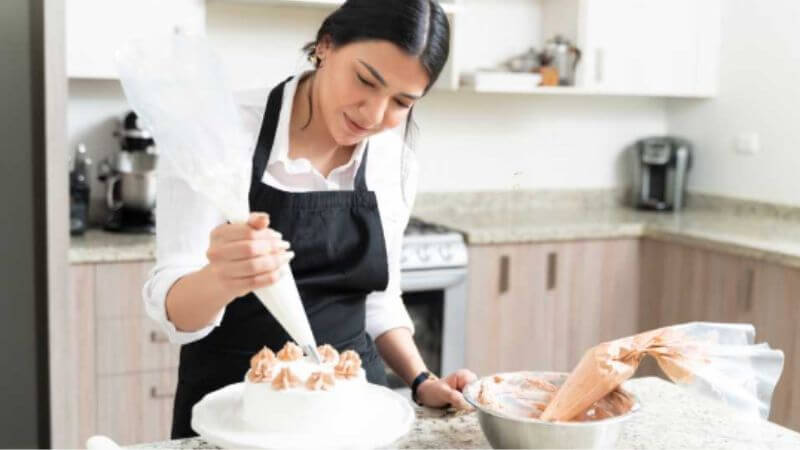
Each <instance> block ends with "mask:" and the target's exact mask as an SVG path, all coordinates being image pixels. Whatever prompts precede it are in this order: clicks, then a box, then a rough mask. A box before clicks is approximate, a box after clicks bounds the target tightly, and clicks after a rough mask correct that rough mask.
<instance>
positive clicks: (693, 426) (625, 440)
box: [131, 378, 800, 449]
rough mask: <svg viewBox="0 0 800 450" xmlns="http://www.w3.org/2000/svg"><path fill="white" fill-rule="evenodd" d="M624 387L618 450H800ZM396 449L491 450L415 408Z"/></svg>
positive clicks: (772, 432)
mask: <svg viewBox="0 0 800 450" xmlns="http://www.w3.org/2000/svg"><path fill="white" fill-rule="evenodd" d="M627 388H628V389H629V390H630V391H632V392H633V393H634V394H636V395H637V396H638V397H639V401H640V402H641V404H642V408H641V409H640V410H639V411H638V412H636V413H635V414H634V415H633V416H632V417H631V419H630V421H628V422H627V423H626V424H625V426H624V428H623V433H622V437H621V438H620V442H619V444H618V446H617V447H618V448H626V449H673V448H693V449H695V448H696V449H737V448H741V449H752V448H769V449H784V448H786V449H788V448H795V449H796V448H800V434H798V433H796V432H794V431H791V430H788V429H786V428H783V427H781V426H778V425H776V424H774V423H771V422H767V421H764V420H760V419H757V418H756V419H754V418H752V417H744V416H741V415H738V414H737V413H735V412H734V411H732V410H729V409H727V407H725V406H724V405H722V404H718V403H716V402H714V401H711V400H707V399H705V398H702V397H697V396H693V395H691V394H690V393H689V392H688V391H687V390H685V389H683V388H681V387H678V386H676V385H674V384H672V383H669V382H666V381H663V380H661V379H658V378H640V379H634V380H631V381H629V382H628V384H627ZM131 448H158V449H213V448H217V447H214V446H213V445H210V444H208V443H207V442H205V441H204V440H203V439H202V438H192V439H182V440H175V441H165V442H154V443H149V444H142V445H137V446H133V447H131ZM392 448H400V449H411V448H420V449H444V448H463V449H473V448H489V443H488V442H487V441H486V438H485V437H484V436H483V433H482V432H481V429H480V425H479V424H478V418H477V415H476V414H474V413H473V414H466V415H454V414H449V413H444V412H442V411H435V410H427V409H422V408H418V409H417V422H416V423H415V424H414V427H413V429H412V430H411V432H409V433H408V434H407V435H406V436H405V437H403V438H401V439H400V440H399V441H397V442H395V444H394V445H392Z"/></svg>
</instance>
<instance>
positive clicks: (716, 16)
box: [550, 0, 721, 97]
mask: <svg viewBox="0 0 800 450" xmlns="http://www.w3.org/2000/svg"><path fill="white" fill-rule="evenodd" d="M550 3H554V2H550ZM578 14H579V17H578V27H577V29H578V32H577V33H578V36H577V40H578V47H579V48H580V49H581V50H582V51H583V60H582V62H581V64H580V65H579V68H578V75H577V83H578V85H579V86H580V87H582V88H585V89H591V90H594V91H598V92H602V91H606V92H609V93H626V94H631V95H657V96H675V97H707V96H713V95H715V94H716V91H717V85H718V81H717V78H718V65H719V54H720V20H721V14H720V0H579V8H578Z"/></svg>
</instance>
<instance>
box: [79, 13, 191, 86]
mask: <svg viewBox="0 0 800 450" xmlns="http://www.w3.org/2000/svg"><path fill="white" fill-rule="evenodd" d="M65 8H66V11H65V16H66V28H67V46H66V47H67V76H69V77H70V78H95V79H114V78H118V77H119V76H118V75H117V70H116V68H115V65H114V53H115V52H116V50H117V49H118V48H120V47H121V46H122V45H123V44H124V43H125V42H127V41H128V40H130V39H132V38H136V37H142V36H148V35H153V34H157V33H170V32H172V33H174V32H185V33H189V34H195V33H203V32H204V31H205V23H206V17H205V0H169V1H164V0H66V3H65Z"/></svg>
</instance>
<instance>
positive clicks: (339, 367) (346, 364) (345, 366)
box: [333, 350, 361, 379]
mask: <svg viewBox="0 0 800 450" xmlns="http://www.w3.org/2000/svg"><path fill="white" fill-rule="evenodd" d="M359 370H361V357H360V356H358V353H356V352H354V351H353V350H347V351H345V352H343V353H342V354H341V355H340V356H339V363H338V364H336V367H334V368H333V373H334V374H336V378H344V379H350V378H355V377H356V376H357V375H358V371H359Z"/></svg>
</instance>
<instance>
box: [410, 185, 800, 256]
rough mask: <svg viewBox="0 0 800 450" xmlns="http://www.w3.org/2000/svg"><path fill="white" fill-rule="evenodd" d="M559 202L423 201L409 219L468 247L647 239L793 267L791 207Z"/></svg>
mask: <svg viewBox="0 0 800 450" xmlns="http://www.w3.org/2000/svg"><path fill="white" fill-rule="evenodd" d="M564 195H565V196H564V197H559V196H558V195H554V194H552V193H543V194H542V195H541V196H540V198H537V195H536V194H535V193H517V192H507V193H494V194H489V193H480V194H476V195H474V196H465V194H433V195H431V196H428V195H423V196H421V197H420V199H418V202H417V205H416V207H415V210H414V215H415V216H417V217H419V218H421V219H424V220H427V221H430V222H434V223H438V224H441V225H444V226H447V227H449V228H452V229H455V230H458V231H461V232H463V233H464V236H465V238H466V240H467V242H468V243H469V244H470V245H484V244H519V243H534V242H558V241H573V240H583V239H618V238H638V237H648V238H654V239H660V240H667V241H672V242H678V243H684V244H689V245H693V246H697V247H702V248H707V249H710V250H718V251H725V252H729V253H734V254H737V255H740V256H746V257H751V258H756V259H760V260H764V261H769V262H775V263H779V264H783V265H787V266H791V267H798V268H800V216H798V215H796V209H794V208H790V207H780V206H775V205H767V204H759V203H754V202H736V201H734V200H731V199H719V198H717V197H711V196H705V195H695V196H693V197H692V202H691V203H690V206H689V207H687V208H686V209H685V210H683V211H681V212H678V213H659V212H647V211H638V210H635V209H632V208H629V207H627V206H621V205H620V204H619V203H618V201H617V200H618V198H619V197H618V195H619V194H617V193H616V192H614V191H609V192H606V193H605V194H603V191H600V193H595V192H591V191H589V192H584V193H581V191H578V192H574V193H571V194H564ZM448 198H451V199H452V200H451V201H448V200H447V199H448ZM562 198H563V199H564V201H563V202H562V201H561V200H560V199H562Z"/></svg>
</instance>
